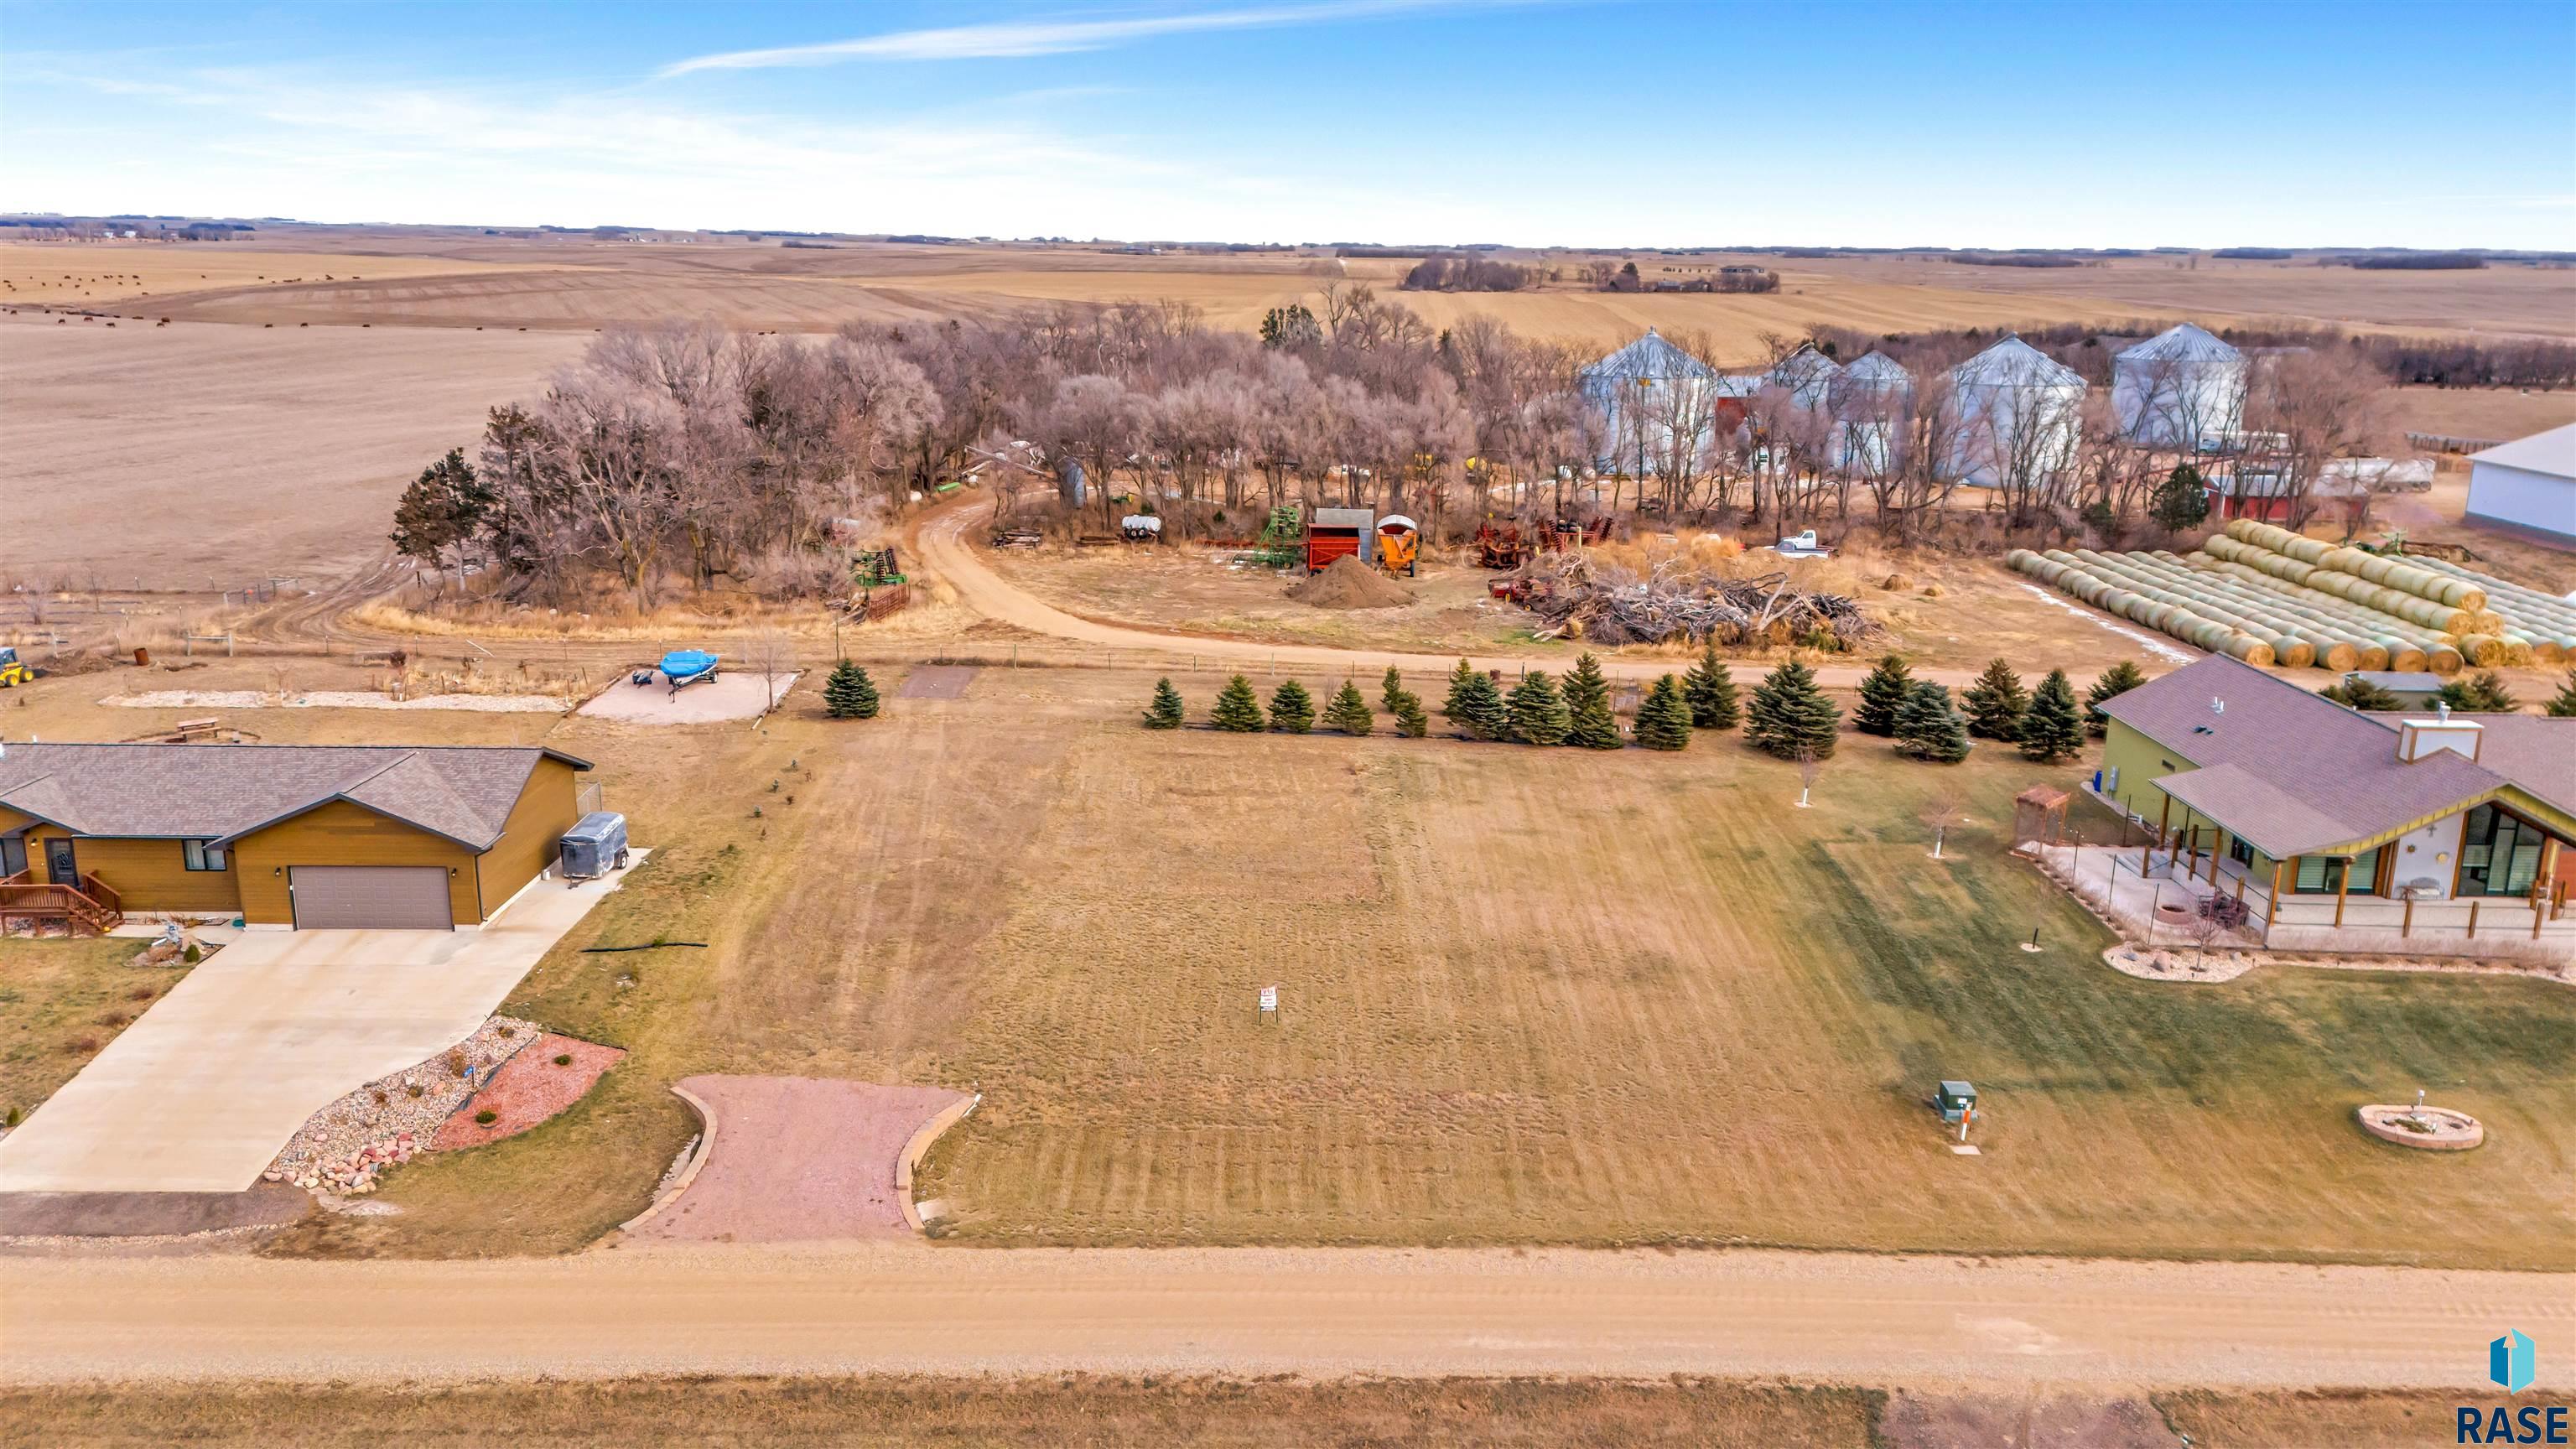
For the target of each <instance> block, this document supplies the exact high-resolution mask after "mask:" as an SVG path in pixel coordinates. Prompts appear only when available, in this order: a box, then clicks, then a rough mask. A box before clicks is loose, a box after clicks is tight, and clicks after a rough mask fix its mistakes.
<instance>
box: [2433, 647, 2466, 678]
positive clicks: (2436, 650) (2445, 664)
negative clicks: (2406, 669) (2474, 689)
mask: <svg viewBox="0 0 2576 1449" xmlns="http://www.w3.org/2000/svg"><path fill="white" fill-rule="evenodd" d="M2424 667H2425V668H2427V669H2429V670H2431V671H2433V672H2434V673H2435V674H2438V675H2440V676H2442V677H2443V678H2444V679H2448V678H2450V677H2451V676H2452V675H2454V674H2457V673H2459V672H2460V668H2461V661H2460V651H2459V650H2457V649H2454V648H2452V647H2451V646H2450V645H2448V644H2428V645H2426V646H2425V648H2424Z"/></svg>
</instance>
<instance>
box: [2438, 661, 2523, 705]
mask: <svg viewBox="0 0 2576 1449" xmlns="http://www.w3.org/2000/svg"><path fill="white" fill-rule="evenodd" d="M2437 698H2439V699H2440V700H2441V701H2442V703H2444V704H2447V705H2449V706H2450V707H2451V708H2452V709H2453V710H2455V711H2457V712H2459V713H2461V714H2511V713H2513V712H2514V711H2515V710H2516V709H2518V708H2520V707H2521V706H2520V704H2519V702H2518V701H2516V700H2515V699H2514V697H2513V691H2512V690H2509V689H2507V688H2505V687H2504V676H2503V675H2501V674H2498V673H2496V672H2495V671H2494V670H2492V669H2484V670H2480V671H2479V672H2477V673H2476V674H2473V675H2471V676H2469V677H2468V678H2466V679H2454V680H2452V681H2451V682H2450V683H2448V684H2445V685H2443V686H2442V692H2441V694H2440V695H2439V696H2437Z"/></svg>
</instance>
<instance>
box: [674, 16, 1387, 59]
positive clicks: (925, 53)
mask: <svg viewBox="0 0 2576 1449" xmlns="http://www.w3.org/2000/svg"><path fill="white" fill-rule="evenodd" d="M1435 3H1438V0H1333V3H1328V4H1320V5H1283V6H1273V7H1268V8H1262V9H1251V10H1210V11H1201V12H1198V13H1195V14H1182V15H1144V16H1136V17H1133V18H1130V19H1125V20H1020V21H1012V20H1005V21H995V22H992V23H990V24H985V25H951V26H942V27H939V28H936V29H930V30H897V31H891V32H889V33H887V34H884V35H863V36H859V37H857V38H855V39H851V40H832V41H825V42H822V43H821V44H817V45H787V46H779V47H777V48H775V49H770V50H729V51H724V52H721V53H719V54H715V55H700V56H693V57H691V58H690V59H687V60H683V61H679V62H676V63H674V64H671V65H667V66H664V67H663V68H662V69H661V71H660V72H659V74H660V75H661V76H663V77H665V78H668V77H671V76H678V75H687V74H689V73H691V72H693V71H702V70H773V69H777V68H779V67H782V66H812V65H838V64H840V63H842V62H844V61H852V60H991V59H1000V58H1007V57H1015V56H1032V55H1063V54H1066V53H1068V52H1072V51H1081V50H1105V49H1107V48H1109V47H1110V46H1113V45H1125V44H1128V43H1130V42H1133V41H1138V40H1151V39H1153V38H1154V37H1156V36H1162V35H1193V34H1200V33H1204V32H1207V31H1218V30H1268V29H1275V28H1278V27H1280V26H1287V25H1313V24H1318V23H1322V22H1326V21H1333V20H1348V19H1354V18H1358V17H1363V16H1369V15H1383V14H1389V13H1393V12H1397V11H1404V10H1420V9H1425V8H1428V7H1429V6H1431V5H1433V4H1435Z"/></svg>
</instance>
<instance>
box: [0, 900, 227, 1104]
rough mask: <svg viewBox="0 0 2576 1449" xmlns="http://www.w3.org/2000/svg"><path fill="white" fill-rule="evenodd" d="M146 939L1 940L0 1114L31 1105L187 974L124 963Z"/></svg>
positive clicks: (182, 969)
mask: <svg viewBox="0 0 2576 1449" xmlns="http://www.w3.org/2000/svg"><path fill="white" fill-rule="evenodd" d="M149 944H151V943H150V942H148V941H122V940H115V939H103V940H80V941H65V940H43V941H39V940H31V939H28V938H25V937H16V938H11V939H7V940H0V1119H14V1118H15V1117H18V1116H23V1115H25V1114H26V1113H28V1112H31V1111H34V1110H35V1108H36V1105H37V1104H38V1103H40V1102H42V1101H44V1100H45V1099H46V1098H47V1097H50V1096H52V1095H53V1094H54V1089H55V1088H57V1087H60V1086H61V1085H62V1084H63V1083H65V1082H68V1081H70V1080H71V1079H72V1076H73V1074H74V1073H76V1072H78V1071H79V1070H80V1069H81V1068H83V1067H85V1066H87V1065H89V1061H90V1058H92V1057H95V1056H97V1055H98V1054H99V1052H100V1051H101V1050H102V1049H104V1048H105V1047H106V1045H107V1044H108V1043H109V1042H111V1041H113V1040H115V1039H116V1034H117V1033H118V1032H120V1031H123V1030H124V1029H125V1028H126V1027H127V1026H128V1025H131V1024H132V1023H133V1021H134V1018H136V1017H138V1016H140V1015H142V1014H143V1011H144V1009H145V1008H146V1007H148V1006H150V1005H151V1004H152V1003H153V1002H154V1001H156V1000H158V999H160V997H161V995H162V993H164V992H166V991H168V990H169V989H170V988H171V986H172V985H173V984H175V983H176V982H177V981H178V979H179V978H180V977H182V976H185V975H187V974H188V968H187V967H186V966H185V965H182V964H180V963H178V962H175V961H174V962H172V963H171V964H169V965H167V966H129V965H127V964H126V963H127V962H129V961H131V960H133V959H134V955H135V953H136V952H138V951H140V950H142V949H143V948H144V947H145V946H147V945H149Z"/></svg>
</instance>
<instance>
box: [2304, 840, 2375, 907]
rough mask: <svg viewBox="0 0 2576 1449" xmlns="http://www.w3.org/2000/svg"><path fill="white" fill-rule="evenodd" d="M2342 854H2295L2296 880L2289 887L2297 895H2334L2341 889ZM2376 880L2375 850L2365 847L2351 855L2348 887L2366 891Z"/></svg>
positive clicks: (2365, 892)
mask: <svg viewBox="0 0 2576 1449" xmlns="http://www.w3.org/2000/svg"><path fill="white" fill-rule="evenodd" d="M2343 878H2344V863H2343V857H2341V856H2335V855H2303V856H2300V857H2299V874H2298V878H2297V882H2296V883H2295V884H2294V885H2292V886H2291V889H2292V890H2294V891H2296V892H2298V893H2299V894H2301V895H2311V896H2313V895H2329V896H2331V895H2338V894H2342V893H2343ZM2378 883H2379V852H2378V851H2376V850H2365V851H2363V852H2362V853H2361V854H2359V855H2357V856H2355V857H2353V861H2352V888H2353V889H2354V890H2357V891H2360V892H2362V893H2364V894H2367V893H2368V892H2369V891H2370V889H2371V887H2373V886H2375V885H2377V884H2378Z"/></svg>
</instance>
